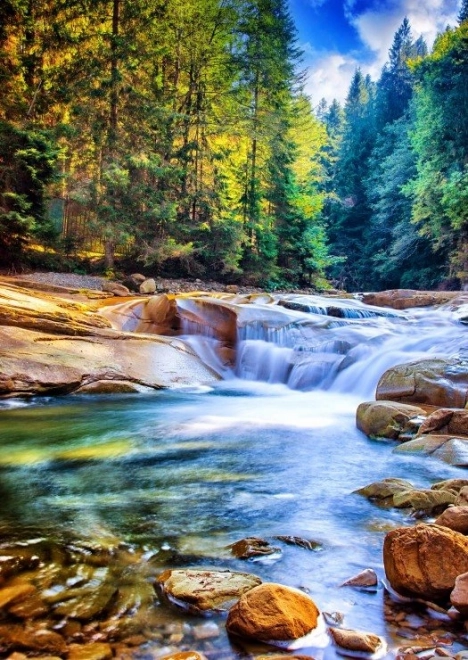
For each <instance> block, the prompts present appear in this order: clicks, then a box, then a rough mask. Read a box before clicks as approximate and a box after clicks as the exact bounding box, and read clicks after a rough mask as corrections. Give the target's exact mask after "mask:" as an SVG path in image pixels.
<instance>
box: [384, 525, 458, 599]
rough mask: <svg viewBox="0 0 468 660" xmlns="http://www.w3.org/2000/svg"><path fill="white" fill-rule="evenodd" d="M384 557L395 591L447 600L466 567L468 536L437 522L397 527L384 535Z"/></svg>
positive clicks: (417, 596)
mask: <svg viewBox="0 0 468 660" xmlns="http://www.w3.org/2000/svg"><path fill="white" fill-rule="evenodd" d="M383 560H384V568H385V573H386V576H387V579H388V582H389V584H390V586H391V587H392V589H394V590H395V591H396V592H397V593H398V594H401V595H402V596H409V597H415V598H422V599H423V600H429V601H431V600H435V601H438V600H446V599H447V598H448V597H449V595H450V592H451V591H452V589H453V587H454V585H455V580H456V578H457V576H458V575H460V574H461V573H466V572H467V571H468V539H467V538H466V537H465V536H463V534H460V533H458V532H454V531H452V530H450V529H448V528H446V527H439V526H438V525H426V524H419V525H416V526H414V527H400V528H398V529H395V530H392V531H391V532H389V533H388V534H387V535H386V537H385V540H384V547H383Z"/></svg>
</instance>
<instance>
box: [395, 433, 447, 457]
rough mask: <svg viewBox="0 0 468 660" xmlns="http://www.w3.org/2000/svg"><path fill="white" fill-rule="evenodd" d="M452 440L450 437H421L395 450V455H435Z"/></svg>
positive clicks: (428, 435)
mask: <svg viewBox="0 0 468 660" xmlns="http://www.w3.org/2000/svg"><path fill="white" fill-rule="evenodd" d="M451 439H452V436H450V435H432V434H430V433H428V434H427V435H420V436H418V437H417V438H415V439H414V440H409V441H408V442H405V443H403V444H401V445H398V446H397V447H395V448H394V449H393V453H395V454H426V455H430V454H434V453H435V452H436V451H437V450H439V449H441V448H442V447H443V446H444V444H445V443H446V442H448V441H449V440H451Z"/></svg>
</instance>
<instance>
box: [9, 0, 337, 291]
mask: <svg viewBox="0 0 468 660" xmlns="http://www.w3.org/2000/svg"><path fill="white" fill-rule="evenodd" d="M300 57H301V53H300V50H299V49H298V48H297V44H296V35H295V27H294V24H293V22H292V19H291V17H290V15H289V13H288V9H287V2H286V0H144V1H143V0H22V1H20V0H4V1H3V2H2V4H1V7H0V81H1V86H2V95H1V97H0V158H1V160H0V230H1V233H0V260H1V261H2V262H3V263H6V264H8V263H12V262H13V261H14V259H15V258H16V259H21V258H22V259H24V258H25V253H24V250H25V248H27V247H28V246H31V244H33V243H34V242H37V241H40V242H42V244H44V242H46V241H47V240H49V244H50V245H52V244H53V231H52V227H51V226H49V223H48V216H47V213H46V201H47V198H50V197H59V198H64V199H67V200H73V201H75V202H77V203H80V204H81V205H83V206H84V207H86V209H87V210H88V211H89V224H90V226H91V228H92V230H93V231H95V232H96V235H99V236H101V237H103V239H104V242H105V262H106V266H107V268H109V269H111V268H113V267H114V261H115V257H116V253H118V250H119V246H122V245H124V246H126V254H127V255H130V256H131V258H133V259H134V261H135V262H139V263H140V264H141V265H142V266H145V265H146V266H148V267H150V268H152V270H153V272H154V271H155V270H156V271H159V272H167V273H171V274H179V275H194V276H202V275H209V276H211V277H218V278H222V277H225V278H228V279H231V280H235V279H236V278H239V277H243V278H244V279H247V280H250V281H252V282H254V281H255V282H258V283H262V284H264V285H269V286H276V285H277V284H280V283H282V282H290V283H301V282H305V281H309V280H311V279H314V281H315V280H317V278H318V279H319V280H320V278H322V277H323V275H324V271H325V268H326V267H327V266H328V265H329V263H330V261H331V260H330V257H329V255H328V250H327V245H326V239H325V232H324V227H323V218H322V216H321V210H322V206H323V202H324V199H325V193H324V191H323V190H322V188H321V178H322V175H321V169H322V151H323V150H324V148H325V143H326V131H325V129H324V127H323V125H322V124H321V123H320V122H319V121H318V120H317V118H316V117H315V115H314V114H313V112H312V109H311V105H310V103H309V102H308V100H307V99H306V98H305V96H304V95H303V93H302V91H301V80H300V75H299V74H298V73H297V71H298V68H299V62H300ZM57 247H59V246H58V244H57V238H56V240H55V248H56V249H57ZM21 250H22V255H21V254H20V253H21Z"/></svg>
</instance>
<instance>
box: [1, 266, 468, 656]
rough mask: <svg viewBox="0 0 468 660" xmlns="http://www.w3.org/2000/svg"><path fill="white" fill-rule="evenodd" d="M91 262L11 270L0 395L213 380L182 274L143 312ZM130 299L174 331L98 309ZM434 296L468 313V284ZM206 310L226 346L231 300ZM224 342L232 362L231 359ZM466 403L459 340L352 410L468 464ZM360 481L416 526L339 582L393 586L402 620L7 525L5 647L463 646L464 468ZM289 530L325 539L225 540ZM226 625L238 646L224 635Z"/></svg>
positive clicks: (310, 547)
mask: <svg viewBox="0 0 468 660" xmlns="http://www.w3.org/2000/svg"><path fill="white" fill-rule="evenodd" d="M81 277H82V276H79V279H75V278H76V276H62V275H60V276H57V277H55V276H53V274H48V276H47V277H41V276H34V277H31V279H28V278H27V277H26V278H25V277H22V278H21V279H15V280H12V279H10V278H3V279H2V281H0V396H3V397H11V396H15V397H18V396H23V397H24V396H32V395H40V394H45V393H47V394H67V393H71V392H73V393H92V392H101V393H102V392H138V391H143V390H144V388H150V389H158V388H160V387H168V386H172V385H174V384H181V383H190V384H193V383H194V382H195V383H204V382H209V381H210V380H213V379H214V378H217V375H216V374H214V373H213V372H212V371H211V370H210V369H209V368H207V367H206V366H205V365H204V364H203V363H202V362H201V361H200V360H199V359H198V358H197V356H196V355H195V354H194V353H192V352H190V351H189V350H188V349H187V348H186V346H185V345H183V344H182V342H179V341H178V340H177V338H176V337H175V336H172V337H171V329H172V330H174V328H175V325H174V324H175V320H174V319H175V316H174V307H173V304H172V301H173V293H180V294H182V296H183V291H184V287H185V284H182V283H179V285H178V290H177V291H170V290H171V287H172V285H171V283H170V282H162V281H159V282H156V281H154V287H155V288H154V290H151V291H147V292H146V294H143V295H147V296H150V297H151V299H152V302H151V304H150V303H149V302H148V304H145V307H144V310H143V312H144V313H143V312H142V310H141V309H140V308H138V311H137V312H135V310H134V308H133V307H132V305H133V304H134V303H133V302H132V299H133V298H134V296H133V294H132V292H131V290H130V289H129V287H127V291H124V290H122V289H118V288H117V289H116V288H114V289H113V290H106V289H110V288H111V287H109V285H108V283H107V282H106V281H104V280H102V279H100V278H91V279H81ZM145 281H147V280H144V281H141V282H140V283H139V284H138V281H135V283H134V286H135V287H137V286H138V288H139V287H140V286H142V285H143V284H144V282H145ZM28 282H30V284H29V285H28ZM127 284H130V282H127ZM202 284H203V283H200V285H202ZM191 285H192V288H193V283H191ZM116 286H117V287H121V286H126V284H125V283H123V284H122V283H117V284H116ZM187 286H189V284H187ZM152 287H153V284H151V287H150V288H151V289H152ZM118 291H119V292H118ZM211 291H212V292H213V291H214V292H215V293H216V292H218V293H219V294H220V295H221V296H222V297H223V300H224V299H225V298H224V296H226V295H227V296H234V297H235V296H239V295H244V296H246V297H245V298H244V299H243V305H244V307H243V309H244V310H245V311H244V312H243V313H245V314H248V313H249V312H248V302H249V296H252V295H253V296H256V295H258V296H264V295H265V294H262V293H261V292H256V291H246V292H244V291H240V290H239V289H236V290H234V289H232V288H231V289H230V290H226V287H223V288H222V290H219V291H217V289H213V288H211ZM139 293H140V294H142V292H141V291H139ZM154 293H156V294H159V295H153V294H154ZM127 298H128V299H129V301H130V308H129V310H130V311H128V312H125V314H126V315H125V316H124V321H123V323H124V324H125V323H127V321H128V319H133V321H134V322H135V324H136V327H137V328H140V327H143V328H146V329H147V328H148V324H149V323H151V324H152V326H154V327H155V328H156V329H158V328H159V329H160V330H161V334H163V335H164V337H161V336H159V334H154V330H153V334H152V335H151V333H150V332H143V334H142V335H140V334H138V335H134V336H131V333H129V332H126V331H125V330H124V329H123V328H122V327H120V328H117V324H116V323H115V322H114V323H113V322H111V321H110V320H109V318H110V317H108V316H106V314H103V313H102V307H103V305H104V306H105V305H108V304H109V302H112V301H114V299H115V301H118V300H122V299H127ZM195 298H196V296H195ZM410 298H411V296H409V295H405V294H399V295H398V296H397V295H396V294H392V295H389V296H388V299H389V300H395V299H398V300H405V301H406V302H405V303H404V305H405V307H404V308H407V307H408V306H410V304H409V303H408V300H409V299H410ZM412 298H413V301H414V303H415V304H416V305H418V306H420V305H421V304H422V302H423V300H424V297H423V294H420V293H419V294H418V295H417V296H416V295H414V296H412ZM148 300H150V298H148ZM262 300H263V298H262ZM430 300H431V301H432V302H429V301H430ZM425 301H426V303H427V304H428V305H432V304H434V297H433V295H432V294H431V293H428V294H427V297H426V298H425ZM295 304H296V303H295ZM379 304H380V305H381V304H383V303H382V299H380V301H379ZM399 304H400V303H398V305H399ZM437 304H442V305H443V304H446V305H452V306H453V305H457V309H459V310H461V311H460V321H461V322H464V318H465V317H464V310H463V305H464V304H465V301H464V298H463V294H460V295H459V294H454V295H452V294H450V295H448V294H444V297H443V299H442V298H441V299H440V300H437ZM197 305H198V307H201V308H203V309H204V311H206V309H205V308H204V304H203V301H202V302H197V304H196V305H195V307H194V309H197ZM398 305H396V307H397V308H401V307H398ZM132 309H133V312H132ZM330 309H332V312H330V316H331V317H333V318H334V317H336V316H337V314H338V313H340V312H339V308H336V307H333V306H331V307H330ZM337 310H338V311H337ZM189 311H190V314H191V316H189V317H188V318H190V319H191V322H196V319H197V318H198V317H196V315H195V312H194V310H193V309H190V310H189ZM209 311H210V314H211V317H210V318H211V321H210V322H211V323H212V327H213V328H216V331H217V332H218V333H219V336H221V337H223V339H224V340H225V341H226V343H227V344H228V343H229V341H231V342H232V337H231V334H232V317H231V312H230V311H229V304H227V305H218V306H217V305H216V304H214V305H211V307H209ZM187 313H188V312H187ZM132 314H133V316H132ZM325 316H326V315H325ZM133 321H132V322H133ZM326 322H327V321H325V323H326ZM138 324H143V325H142V326H141V325H138ZM145 324H146V325H145ZM140 332H141V330H140ZM174 334H175V333H174ZM228 353H229V352H228V351H227V352H226V361H229V360H230V359H232V356H229V354H228ZM150 364H151V365H152V367H151V369H149V367H148V365H150ZM154 364H157V365H158V368H157V371H156V372H155V371H154ZM110 365H111V366H110ZM467 402H468V363H467V362H466V361H465V358H464V356H463V355H459V356H456V357H453V356H452V357H450V358H437V359H435V358H434V359H430V360H429V359H427V360H420V361H418V362H413V363H410V364H406V365H401V366H398V367H395V368H393V369H391V370H389V371H387V372H386V373H385V374H384V375H383V376H382V378H381V380H380V383H379V386H378V388H377V393H376V400H375V401H369V402H364V403H363V404H361V405H360V406H359V409H358V411H357V426H358V428H359V429H360V430H361V431H362V432H363V433H365V434H366V435H367V436H368V437H369V438H370V439H371V440H377V441H382V439H384V440H385V441H388V442H389V451H395V452H415V453H417V454H418V455H419V456H420V458H421V460H422V461H423V460H424V458H425V457H426V456H428V455H432V456H436V457H437V458H439V459H440V460H441V461H445V462H447V463H449V464H451V465H454V466H459V467H461V468H465V467H466V466H468V409H467ZM390 443H393V444H390ZM357 493H358V494H359V495H361V496H363V497H366V498H368V499H369V500H370V501H371V502H373V503H375V505H376V507H395V508H397V509H403V510H405V511H406V512H407V514H408V518H407V521H408V522H407V524H406V525H405V526H402V527H398V528H395V529H393V530H391V531H389V532H388V533H387V534H386V536H385V539H384V543H383V548H382V570H381V572H380V573H379V572H378V571H377V572H376V571H373V570H371V569H370V568H369V567H366V566H362V567H361V569H362V570H360V571H359V572H358V573H357V574H356V575H351V576H349V578H348V579H347V580H346V581H345V582H344V583H343V585H342V586H343V589H344V590H353V589H357V590H371V591H373V592H379V593H380V594H381V595H382V598H383V600H384V613H385V619H386V626H387V630H388V631H389V634H388V637H386V638H385V639H384V638H383V637H382V636H381V635H379V634H376V633H375V632H374V631H372V630H355V629H350V628H348V627H347V625H346V619H345V617H344V615H343V613H341V612H339V611H337V612H326V611H322V608H321V606H320V603H316V602H315V601H314V599H313V598H311V597H310V595H309V594H307V593H305V592H304V591H301V590H298V589H292V588H291V587H287V586H285V585H282V584H277V583H270V582H264V581H262V580H261V579H260V578H259V577H258V576H257V575H255V573H251V572H245V573H244V572H239V571H237V570H231V569H228V568H223V569H219V570H218V569H215V568H212V567H209V568H206V567H202V568H200V566H198V565H196V563H195V562H194V565H193V566H191V567H189V568H187V567H183V568H179V567H178V566H177V564H178V558H177V557H175V556H173V555H171V554H170V553H169V554H164V553H162V554H161V553H159V554H151V553H148V551H147V550H145V549H144V548H138V547H136V546H135V547H133V546H131V545H129V544H127V543H124V542H123V541H122V540H120V539H114V538H111V539H106V541H105V542H103V541H102V540H101V541H93V542H92V541H90V540H89V539H79V538H61V539H57V538H54V539H47V538H39V539H28V540H25V539H17V540H15V539H9V538H8V537H7V536H4V537H3V539H2V541H1V543H0V608H1V612H2V617H1V620H0V657H4V658H9V659H10V660H23V658H28V657H40V658H46V659H48V660H57V658H67V659H68V660H106V659H110V658H121V659H122V660H125V659H127V658H128V659H129V658H136V659H141V660H146V659H147V660H153V659H155V658H157V659H161V660H169V659H170V660H203V659H205V658H207V659H208V660H228V659H230V658H232V657H239V656H240V657H245V658H256V659H258V660H260V659H261V660H265V659H268V660H277V659H278V658H279V657H285V655H286V657H289V658H301V657H312V656H311V655H310V654H309V653H310V649H315V650H316V652H317V654H322V653H323V651H322V649H328V648H331V647H333V648H334V649H336V652H337V653H338V654H340V655H344V656H358V657H363V658H372V659H377V658H380V657H395V656H396V657H397V658H399V659H400V660H403V658H406V660H416V658H420V659H421V660H428V659H429V658H440V657H455V658H456V659H457V660H466V658H467V657H468V632H467V631H468V478H467V479H464V478H460V479H451V480H441V481H438V482H436V483H434V484H432V487H431V488H429V489H420V488H417V487H415V486H414V485H413V484H412V483H411V482H409V481H405V480H401V479H394V478H392V476H391V475H389V476H388V478H387V479H384V480H383V481H380V482H376V483H371V484H363V486H362V488H361V489H359V490H358V491H357ZM291 543H292V544H295V545H298V546H300V547H302V548H304V549H305V551H314V550H315V546H314V543H313V542H312V541H311V540H310V539H303V538H298V537H277V538H274V539H268V538H267V539H264V538H257V537H249V538H246V539H239V541H238V542H237V543H236V544H233V546H231V547H229V548H228V549H227V551H229V552H230V553H231V555H232V557H233V558H236V559H237V560H239V559H241V560H244V559H245V560H248V559H252V558H253V557H258V556H268V555H275V553H280V552H281V549H282V547H283V546H284V545H285V544H291ZM171 560H172V563H173V566H172V567H169V568H168V565H170V564H171ZM226 635H227V636H228V638H229V639H230V642H231V645H232V649H233V651H232V652H227V651H226V648H225V646H224V645H223V644H221V640H223V639H224V638H225V636H226ZM301 649H306V650H305V651H304V652H303V653H302V652H301Z"/></svg>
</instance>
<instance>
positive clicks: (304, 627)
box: [226, 583, 320, 642]
mask: <svg viewBox="0 0 468 660" xmlns="http://www.w3.org/2000/svg"><path fill="white" fill-rule="evenodd" d="M319 614H320V613H319V610H318V607H317V606H316V605H315V603H314V601H313V600H312V599H311V598H309V597H308V596H306V594H304V593H302V592H301V591H299V590H297V589H291V588H290V587H285V586H283V585H281V584H274V583H265V584H262V585H260V586H259V587H255V589H251V590H250V591H247V593H245V594H244V595H243V596H242V597H241V598H240V599H239V601H238V602H237V603H236V604H235V605H234V607H232V608H231V610H230V611H229V615H228V618H227V622H226V628H227V630H228V632H230V633H232V634H234V635H239V636H241V637H249V638H253V639H257V640H260V641H264V642H286V641H291V640H295V639H299V638H300V637H303V636H304V635H307V634H308V633H309V632H311V631H312V630H314V629H315V628H317V625H318V619H319Z"/></svg>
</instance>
